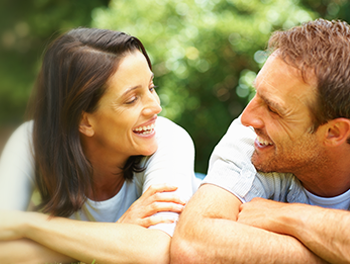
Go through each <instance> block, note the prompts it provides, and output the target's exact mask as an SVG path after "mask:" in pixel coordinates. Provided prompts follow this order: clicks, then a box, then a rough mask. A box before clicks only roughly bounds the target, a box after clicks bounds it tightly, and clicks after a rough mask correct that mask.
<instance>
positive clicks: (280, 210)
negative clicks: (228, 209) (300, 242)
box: [237, 198, 294, 235]
mask: <svg viewBox="0 0 350 264" xmlns="http://www.w3.org/2000/svg"><path fill="white" fill-rule="evenodd" d="M293 208H294V204H288V203H282V202H276V201H272V200H267V199H263V198H254V199H253V200H251V201H250V202H248V203H244V204H241V206H240V208H239V214H238V220H237V221H238V222H239V223H242V224H246V225H249V226H254V227H258V228H261V229H264V230H267V231H270V232H274V233H279V234H286V235H290V234H289V232H288V230H287V229H286V228H285V226H286V223H285V221H286V217H285V216H286V215H289V214H293Z"/></svg>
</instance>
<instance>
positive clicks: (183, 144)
mask: <svg viewBox="0 0 350 264" xmlns="http://www.w3.org/2000/svg"><path fill="white" fill-rule="evenodd" d="M156 133H157V142H158V149H157V151H156V152H155V153H154V154H153V155H152V156H151V157H150V159H149V160H148V161H147V164H146V170H145V172H144V183H143V187H142V192H145V191H146V190H147V188H148V187H149V186H151V185H152V184H158V183H169V184H172V185H175V186H177V187H178V189H177V190H176V193H177V194H178V195H179V196H180V198H181V199H183V200H185V201H188V200H189V198H190V197H191V196H192V194H193V192H194V190H196V189H197V187H198V182H197V183H196V178H195V176H194V145H193V141H192V139H191V137H190V136H189V135H188V133H187V132H186V131H185V130H184V129H183V128H181V127H180V126H178V125H176V124H175V123H173V122H171V121H170V120H168V119H166V118H164V117H158V120H157V124H156ZM160 214H163V215H170V216H173V217H174V216H175V217H176V218H177V217H178V214H177V213H170V212H163V213H160ZM150 228H155V229H161V230H163V231H164V232H166V233H167V234H169V235H170V236H172V234H173V232H174V229H175V223H174V224H159V225H156V226H152V227H150Z"/></svg>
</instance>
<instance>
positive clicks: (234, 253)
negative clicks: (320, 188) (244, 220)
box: [171, 185, 324, 263]
mask: <svg viewBox="0 0 350 264" xmlns="http://www.w3.org/2000/svg"><path fill="white" fill-rule="evenodd" d="M232 197H234V196H233V195H232V194H231V193H229V192H227V191H226V190H223V189H221V188H219V187H215V186H210V185H205V186H202V187H201V188H200V190H199V191H198V192H197V193H196V194H195V196H194V197H193V198H192V199H191V201H190V202H189V203H188V205H187V206H186V208H185V210H184V212H183V213H182V214H181V216H180V221H179V224H178V226H177V228H176V231H175V234H174V237H173V241H172V246H171V261H172V263H324V262H323V260H321V259H320V258H319V257H317V256H316V255H314V254H313V253H312V252H310V251H309V250H308V249H307V248H306V247H304V246H303V244H301V243H300V242H299V241H298V240H297V239H295V238H293V237H290V236H285V235H280V234H275V233H273V232H268V231H265V230H263V229H259V228H255V227H252V226H248V225H244V224H240V223H238V222H236V215H237V214H238V207H239V203H240V202H239V200H238V199H237V198H236V197H234V198H232ZM203 205H204V206H203Z"/></svg>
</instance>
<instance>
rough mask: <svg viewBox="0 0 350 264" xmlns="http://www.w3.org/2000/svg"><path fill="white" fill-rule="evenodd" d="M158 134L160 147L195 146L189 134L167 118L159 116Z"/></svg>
mask: <svg viewBox="0 0 350 264" xmlns="http://www.w3.org/2000/svg"><path fill="white" fill-rule="evenodd" d="M156 133H157V134H156V137H157V141H158V144H159V145H162V144H166V145H175V144H180V145H183V144H190V145H193V141H192V139H191V137H190V135H189V134H188V132H187V131H186V130H185V129H184V128H182V127H181V126H179V125H178V124H176V123H174V122H173V121H171V120H169V119H167V118H166V117H162V116H159V117H158V118H157V123H156Z"/></svg>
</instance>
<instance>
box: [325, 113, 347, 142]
mask: <svg viewBox="0 0 350 264" xmlns="http://www.w3.org/2000/svg"><path fill="white" fill-rule="evenodd" d="M327 126H328V127H327V128H328V130H327V131H326V138H325V143H326V145H328V146H339V145H341V144H343V143H345V144H346V143H347V140H348V138H349V137H350V120H349V119H347V118H336V119H333V120H331V121H329V122H328V123H327Z"/></svg>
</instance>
